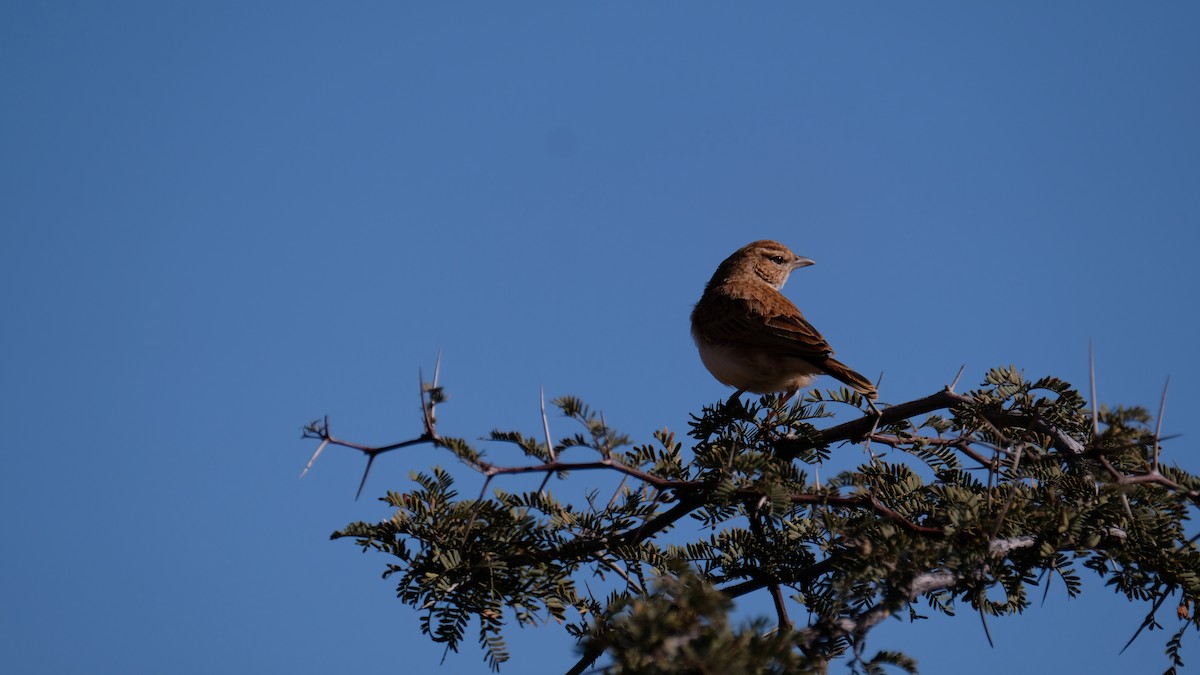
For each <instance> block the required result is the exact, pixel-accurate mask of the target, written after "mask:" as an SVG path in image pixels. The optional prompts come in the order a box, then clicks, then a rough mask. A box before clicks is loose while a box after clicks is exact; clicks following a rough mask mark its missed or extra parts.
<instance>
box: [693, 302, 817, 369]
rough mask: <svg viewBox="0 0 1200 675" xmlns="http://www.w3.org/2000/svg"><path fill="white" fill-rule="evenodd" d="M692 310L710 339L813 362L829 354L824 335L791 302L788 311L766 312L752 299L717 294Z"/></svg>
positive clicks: (705, 334) (761, 305) (760, 304)
mask: <svg viewBox="0 0 1200 675" xmlns="http://www.w3.org/2000/svg"><path fill="white" fill-rule="evenodd" d="M696 309H697V310H698V311H697V314H703V315H704V317H703V322H702V325H703V326H704V327H705V330H704V336H705V337H706V338H708V339H709V340H712V341H714V342H719V343H726V344H736V345H742V346H745V347H754V348H758V349H761V350H764V351H768V352H773V353H776V354H781V355H786V356H795V357H799V358H804V359H812V360H813V361H814V362H817V363H819V362H820V361H821V360H823V359H824V358H825V357H827V356H829V355H830V354H832V353H833V350H832V349H830V348H829V343H827V342H825V338H823V337H821V334H820V333H819V332H818V331H817V329H816V328H813V325H812V324H810V323H809V322H808V321H807V320H805V318H804V315H803V314H801V313H800V310H799V309H796V307H795V306H794V305H791V303H788V310H789V311H786V312H782V313H779V312H772V313H770V315H768V313H767V312H765V311H764V309H765V308H764V306H763V304H762V303H758V302H754V301H753V299H751V300H746V299H744V298H731V297H728V296H718V297H716V298H710V299H709V302H708V303H705V304H704V305H701V306H698V307H697V308H696ZM697 318H698V319H699V318H700V317H697Z"/></svg>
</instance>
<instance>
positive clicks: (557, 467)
mask: <svg viewBox="0 0 1200 675" xmlns="http://www.w3.org/2000/svg"><path fill="white" fill-rule="evenodd" d="M960 372H961V371H960ZM437 376H438V373H437V369H435V375H434V381H433V383H432V384H427V383H425V382H424V381H423V380H422V382H421V390H420V401H421V420H422V433H421V434H420V435H418V436H416V437H414V438H411V439H408V440H404V441H400V442H397V443H392V444H389V445H383V446H370V445H364V444H360V443H355V442H351V441H347V440H343V439H340V438H338V437H336V436H334V435H333V433H332V432H331V430H330V424H329V420H328V418H327V417H326V418H324V419H323V420H318V421H315V422H313V423H311V424H309V425H308V426H306V427H305V428H304V433H303V436H304V437H305V438H312V439H316V440H318V441H320V444H319V446H318V448H317V450H316V451H315V452H314V453H313V456H312V458H311V459H310V460H309V462H308V465H307V466H306V467H305V469H304V472H302V473H301V476H303V475H304V474H305V473H307V471H308V470H309V469H310V468H311V467H312V465H313V463H314V462H315V461H316V459H317V457H318V456H319V455H320V454H321V453H322V451H323V450H324V449H325V448H326V447H328V446H330V445H333V446H339V447H345V448H349V449H352V450H357V451H359V452H361V453H363V455H365V456H366V459H367V462H366V467H365V468H364V472H363V477H362V480H361V481H360V484H359V487H358V493H357V495H356V499H357V498H358V496H359V495H361V493H362V490H363V488H364V486H365V484H366V480H367V477H368V475H369V473H370V470H371V467H372V465H373V463H374V461H375V459H376V458H377V457H379V456H380V455H382V454H385V453H388V452H391V451H394V450H399V449H402V448H407V447H410V446H415V445H420V444H430V445H432V446H434V447H440V448H443V449H448V450H450V451H452V452H454V454H455V455H456V456H457V457H458V458H459V459H460V460H461V461H463V462H464V463H465V464H467V465H468V466H469V467H471V468H472V469H473V470H474V471H476V472H477V473H479V474H480V475H481V476H483V477H484V479H485V488H484V489H485V490H486V486H487V485H488V484H490V482H491V480H492V479H493V478H495V477H497V476H505V475H519V474H538V473H544V474H545V476H546V479H545V480H543V482H542V486H541V488H539V490H538V492H539V493H543V490H544V487H545V485H546V481H548V480H549V479H550V478H551V477H552V476H554V475H556V474H560V475H561V474H563V473H565V472H569V471H595V470H602V471H614V472H617V473H619V474H621V475H622V476H623V479H622V483H621V485H622V487H623V488H624V487H625V485H626V482H627V481H629V480H630V479H633V480H635V481H639V482H641V483H642V484H643V488H642V490H643V491H645V490H646V489H647V488H650V489H652V491H653V494H654V495H655V497H654V502H656V503H661V504H663V506H666V508H665V509H664V510H661V511H657V509H656V512H651V513H648V514H647V515H646V516H645V517H644V519H643V520H642V521H641V522H640V523H635V524H632V525H631V526H629V527H628V528H627V529H624V530H623V531H621V532H620V533H618V534H616V535H615V536H614V535H612V534H610V535H608V536H606V537H588V536H578V537H575V538H574V539H572V540H570V541H567V542H565V543H564V544H562V545H561V546H559V547H557V549H556V550H549V549H547V550H540V551H533V552H526V553H523V554H517V555H513V556H511V557H510V558H507V559H506V562H507V564H508V565H511V566H518V565H535V564H539V563H543V562H550V561H556V560H565V559H580V558H591V559H593V560H595V561H597V562H599V563H600V564H601V565H603V566H604V567H605V568H607V569H609V570H610V571H612V572H614V573H615V574H617V575H618V576H620V577H621V578H622V579H624V581H625V582H626V584H627V587H628V588H629V589H630V590H631V591H633V592H635V593H641V592H644V590H645V587H644V585H643V584H641V583H640V582H638V581H636V580H635V579H634V578H633V577H632V576H631V574H634V573H635V570H634V569H633V568H630V569H628V570H626V569H623V568H622V567H621V566H620V565H619V564H618V563H617V561H616V560H615V559H613V557H612V556H611V555H610V554H609V553H610V552H611V551H613V550H618V549H620V548H622V547H626V546H637V545H639V544H641V543H642V542H645V541H647V540H649V539H651V538H652V537H654V536H655V535H657V534H659V533H660V532H663V531H665V530H667V529H669V528H671V527H672V526H673V525H674V524H675V523H677V522H678V521H679V520H680V519H682V518H683V517H685V516H687V515H689V514H692V513H694V512H696V511H697V509H700V508H702V507H703V506H705V505H706V504H707V503H709V502H710V501H711V498H712V497H713V496H714V494H715V492H716V491H717V490H718V489H720V486H718V485H714V484H713V483H712V482H711V481H709V480H688V479H681V478H667V477H664V476H661V475H658V474H657V473H655V472H653V471H649V470H646V469H644V468H642V467H641V466H635V465H631V464H629V463H627V462H626V461H623V460H622V458H621V456H620V455H615V454H613V453H611V452H610V451H609V448H606V447H605V448H602V447H595V448H594V449H595V450H597V451H598V453H599V457H598V458H597V459H595V460H592V461H575V462H568V461H563V460H562V459H561V453H559V452H557V451H556V448H555V446H554V443H553V442H552V439H551V435H550V427H549V421H548V420H547V418H546V412H545V402H544V397H543V399H542V402H541V414H542V422H543V430H544V433H545V454H544V456H545V457H547V458H548V461H542V462H541V463H538V464H532V465H517V466H500V465H496V464H492V463H490V462H487V461H484V460H483V459H482V458H481V457H479V456H477V455H464V454H463V453H461V452H458V451H456V450H455V448H454V447H453V445H452V444H448V442H447V441H446V440H445V439H443V438H442V437H441V436H439V434H438V432H437V428H436V415H435V412H436V406H437V404H438V403H439V402H440V401H441V400H442V396H443V395H442V391H441V389H440V387H439V386H438V384H437ZM1093 378H1094V376H1093ZM956 381H957V378H956ZM1093 391H1094V380H1093ZM1093 396H1094V395H1093ZM1164 399H1165V388H1164ZM978 403H979V401H978V400H977V399H976V398H974V397H973V396H971V395H967V394H961V393H957V392H955V391H953V385H951V386H947V387H945V388H944V389H942V390H940V391H937V392H934V393H933V394H930V395H928V396H925V397H923V398H919V399H916V400H913V401H908V402H905V403H900V404H896V405H891V406H886V407H883V408H882V409H875V408H874V407H872V412H871V413H868V414H865V415H864V416H862V417H860V418H857V419H853V420H850V421H847V422H844V423H841V424H837V425H834V426H831V427H828V428H826V429H824V430H819V431H818V432H817V434H815V435H814V434H811V433H809V434H802V433H799V431H798V430H796V431H792V432H790V433H787V434H785V435H783V436H781V437H778V438H775V439H774V440H773V441H771V447H772V448H773V449H774V451H775V452H776V453H778V455H779V456H782V457H787V458H795V457H797V456H799V455H801V454H802V453H805V452H807V451H810V450H813V449H815V448H819V447H822V446H828V445H830V444H833V443H838V442H856V443H857V442H864V441H865V442H867V443H868V444H870V443H877V444H881V445H885V446H888V447H892V448H897V449H907V448H911V447H913V446H914V445H922V446H925V447H934V448H943V449H953V450H954V451H955V452H957V453H960V454H961V455H962V456H963V457H966V458H968V459H970V460H972V461H974V462H976V463H978V464H979V466H980V467H981V468H984V469H987V470H988V472H989V483H988V484H989V486H990V485H991V482H990V481H991V478H992V477H993V476H994V475H996V474H997V473H998V472H999V471H1001V469H1002V468H1004V467H1006V471H1007V472H1011V473H1009V475H1016V476H1018V477H1019V475H1020V474H1019V472H1018V469H1019V463H1020V462H1022V461H1024V462H1027V463H1028V462H1039V461H1055V460H1056V458H1055V457H1054V455H1045V454H1040V455H1039V456H1037V457H1030V456H1026V455H1024V454H1023V453H1024V447H1025V446H1024V444H1023V443H1020V442H1017V443H1011V442H1010V441H1009V440H1008V439H1007V438H1006V437H1005V435H1004V433H1003V432H1002V431H1001V430H1002V429H1014V428H1015V429H1027V430H1030V431H1032V432H1035V433H1036V434H1039V435H1040V436H1043V437H1045V438H1046V439H1048V441H1047V443H1048V446H1049V447H1051V448H1053V450H1054V451H1055V453H1056V454H1057V455H1058V457H1061V458H1065V459H1067V460H1068V461H1071V462H1076V461H1079V460H1081V459H1083V458H1088V459H1091V460H1095V461H1097V462H1098V463H1099V465H1100V466H1102V467H1103V469H1104V472H1106V473H1107V475H1108V478H1110V479H1111V480H1110V481H1109V482H1106V483H1102V484H1097V486H1096V487H1097V490H1099V489H1116V490H1118V491H1120V492H1121V497H1122V500H1123V501H1125V503H1126V509H1127V510H1128V500H1126V499H1125V494H1124V490H1125V489H1127V488H1132V487H1134V486H1139V485H1147V484H1151V485H1158V486H1161V487H1164V488H1166V489H1168V490H1170V491H1172V492H1175V493H1177V494H1181V495H1184V496H1186V497H1187V498H1188V499H1190V500H1191V501H1192V502H1193V503H1196V504H1200V494H1198V492H1197V491H1196V490H1189V489H1187V488H1186V487H1184V486H1183V485H1181V484H1179V483H1178V482H1176V481H1175V480H1172V479H1171V478H1170V477H1169V476H1167V475H1165V474H1164V473H1163V472H1162V471H1160V467H1159V456H1158V455H1159V441H1160V440H1161V436H1160V433H1161V423H1162V412H1163V411H1162V409H1161V408H1160V410H1159V413H1158V425H1157V428H1156V429H1155V431H1154V434H1153V450H1152V456H1151V457H1148V458H1147V459H1148V460H1149V461H1148V462H1147V464H1148V466H1147V467H1146V470H1145V471H1141V472H1136V471H1130V470H1128V469H1125V468H1121V469H1119V468H1117V467H1116V466H1114V465H1113V463H1112V462H1110V461H1109V460H1108V458H1106V457H1105V455H1104V452H1105V448H1102V447H1100V445H1099V439H1098V437H1099V424H1098V420H1097V418H1096V417H1095V415H1096V411H1095V408H1093V411H1092V414H1093V419H1092V427H1093V428H1092V432H1093V433H1092V434H1091V439H1090V440H1089V442H1087V443H1085V442H1082V441H1080V440H1079V439H1077V438H1075V437H1072V436H1071V435H1070V434H1069V433H1067V432H1066V431H1064V430H1062V429H1060V428H1058V427H1056V426H1055V425H1054V424H1052V423H1051V422H1050V421H1048V420H1046V419H1044V418H1041V417H1038V416H1036V415H1033V414H1029V413H1025V412H1016V411H1012V410H1005V409H1003V408H1001V407H998V406H997V407H994V408H989V407H986V406H981V407H977V408H976V409H975V412H976V413H977V415H978V417H976V418H975V419H977V420H979V422H980V425H981V426H982V427H984V428H986V429H987V430H988V432H989V433H990V434H992V436H991V437H992V438H998V439H999V440H997V444H992V443H990V442H987V441H985V440H983V439H981V438H977V437H976V435H975V433H974V432H973V431H970V430H964V431H961V432H960V434H959V435H957V436H952V437H945V436H942V435H940V432H939V435H937V436H930V435H924V434H921V433H917V430H918V427H917V425H916V424H915V423H913V422H911V420H912V419H913V418H916V417H918V416H921V415H926V414H930V413H934V412H937V411H941V410H952V409H955V408H961V407H968V406H975V405H976V404H978ZM1164 403H1165V400H1164ZM905 423H907V425H905ZM897 425H903V430H902V431H894V430H893V431H889V428H891V429H894V428H896V427H897ZM908 429H911V431H912V432H911V433H909V431H908ZM493 440H508V439H498V438H497V439H493ZM1109 450H1111V448H1109ZM539 454H541V453H540V451H539ZM814 485H816V484H814ZM1015 485H1016V484H1015V483H1013V490H1015ZM619 490H620V488H619ZM727 494H728V493H727ZM1014 494H1015V492H1014V491H1010V494H1009V501H1010V502H1011V500H1012V498H1013V495H1014ZM728 496H732V497H736V498H738V499H741V500H742V501H743V502H744V504H746V513H747V515H748V516H749V517H750V518H751V528H752V530H753V531H754V533H755V535H756V536H758V537H760V538H761V537H762V522H761V521H760V520H759V518H760V514H759V510H758V507H753V506H751V505H752V504H758V505H759V507H761V506H762V504H764V503H765V499H766V495H765V493H764V492H763V491H762V490H761V489H759V488H757V487H755V486H740V487H736V488H734V489H733V491H732V494H731V495H728ZM481 497H482V495H481ZM616 497H617V496H616V495H614V496H613V499H612V500H610V502H609V505H608V508H612V506H613V502H614V501H615V500H616ZM989 500H990V497H989ZM785 501H786V502H788V503H791V504H794V505H813V506H828V507H835V508H842V509H852V510H861V511H867V512H871V513H874V514H876V515H877V516H879V517H880V518H882V519H885V520H886V521H889V522H891V523H894V524H896V525H898V526H899V527H900V528H901V529H902V530H904V531H906V532H908V533H909V534H912V535H916V536H918V537H923V538H927V539H931V540H932V539H942V538H943V537H945V536H946V530H945V529H944V528H943V527H941V526H938V527H932V526H929V525H926V524H922V523H920V522H914V521H913V520H912V519H910V518H908V517H906V516H905V515H903V514H902V513H901V512H900V511H899V510H897V508H893V506H892V505H889V504H887V503H885V501H884V500H883V499H881V498H880V497H878V496H877V495H876V494H875V493H874V492H873V491H870V490H867V491H862V492H858V493H856V494H851V495H847V494H838V493H837V492H836V490H835V491H829V490H820V489H819V488H818V489H816V490H815V491H813V492H793V493H790V494H787V495H786V496H785ZM667 505H669V506H667ZM1007 509H1008V506H1007V504H1006V506H1005V507H1004V509H1003V511H1002V513H1001V516H1000V518H998V519H997V522H996V527H995V529H994V530H993V531H992V532H991V533H990V534H991V537H990V538H989V539H988V541H990V553H991V555H992V556H994V557H996V558H1003V557H1005V556H1007V555H1008V554H1009V553H1011V552H1013V551H1016V550H1018V549H1027V548H1030V547H1032V546H1034V545H1035V543H1036V540H1035V538H1034V537H1032V536H1020V537H1010V538H999V537H998V534H999V531H1000V525H1001V522H1002V521H1003V519H1004V515H1003V514H1004V512H1006V511H1007ZM1131 518H1132V515H1131ZM1110 529H1115V528H1110ZM1110 534H1113V536H1121V537H1122V538H1123V535H1124V533H1123V532H1114V533H1110ZM839 555H841V554H838V553H831V554H830V555H828V556H826V557H824V558H823V559H821V560H816V561H814V562H812V563H811V564H808V565H804V566H802V567H797V568H795V569H791V570H787V572H786V573H784V574H771V575H766V574H761V575H755V576H753V577H752V578H750V579H745V580H742V581H738V582H736V583H731V584H729V585H726V586H725V587H724V588H723V589H721V591H722V593H724V594H725V595H726V596H727V597H730V598H736V597H740V596H743V595H746V594H748V593H752V592H754V591H758V590H761V589H764V588H767V589H769V590H770V592H771V597H772V599H773V600H774V603H775V607H776V611H777V614H778V622H779V625H780V626H781V627H784V628H787V627H790V625H791V621H790V619H789V618H788V616H787V612H786V609H785V607H784V602H783V601H784V596H783V592H782V589H783V588H784V587H794V585H796V584H799V585H800V586H802V587H803V586H805V585H806V584H808V583H811V582H812V581H814V580H816V579H819V578H821V577H823V576H824V575H827V574H829V573H830V572H831V571H832V570H833V569H835V568H837V567H838V565H839V559H838V556H839ZM638 574H639V576H640V572H638ZM964 578H965V577H964V573H963V572H962V571H945V570H939V571H931V572H928V573H924V574H919V575H918V576H916V577H914V578H912V580H911V582H910V583H909V584H908V586H907V587H906V588H895V589H893V592H892V593H891V594H890V596H889V597H886V598H885V599H883V600H880V601H879V602H877V603H875V604H873V605H869V606H865V608H863V609H862V610H861V611H858V612H857V613H852V614H850V615H846V614H843V615H840V616H835V617H833V618H831V619H828V620H824V621H821V622H818V623H815V624H813V625H812V626H810V627H809V628H806V629H804V630H800V631H798V633H797V634H798V635H799V636H800V639H801V641H802V642H803V641H805V640H807V641H808V642H809V643H812V642H813V641H818V640H820V641H828V640H841V639H849V640H851V641H853V640H855V639H857V638H858V637H860V636H862V635H864V634H865V633H866V632H867V631H868V630H870V629H871V628H872V627H874V626H875V625H877V624H878V623H879V622H881V621H882V620H884V619H885V618H887V617H888V616H890V615H891V614H893V613H894V612H895V611H897V610H899V609H901V608H903V607H904V606H906V605H907V604H909V603H911V602H912V601H914V600H915V599H917V598H918V597H920V596H923V595H926V594H928V593H931V592H935V591H939V590H945V589H951V588H956V587H958V586H959V585H960V584H961V583H962V582H963V581H964ZM713 581H714V582H717V583H719V582H720V580H719V579H713ZM727 581H734V579H727ZM1160 604H1161V599H1160ZM1135 637H1136V635H1135Z"/></svg>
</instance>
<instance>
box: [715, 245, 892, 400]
mask: <svg viewBox="0 0 1200 675" xmlns="http://www.w3.org/2000/svg"><path fill="white" fill-rule="evenodd" d="M812 264H814V263H813V261H812V260H810V259H808V258H804V257H801V256H798V255H796V254H795V253H793V252H792V251H791V249H789V248H788V247H786V246H784V245H783V244H780V243H778V242H775V241H770V240H766V239H764V240H761V241H755V242H751V243H749V244H746V245H745V246H743V247H742V248H739V249H738V250H737V251H735V252H734V253H733V255H731V256H729V257H728V258H726V259H725V261H724V262H722V263H721V264H720V265H719V266H718V267H717V271H716V272H715V273H714V274H713V276H712V279H710V280H709V282H708V284H707V285H706V286H705V287H704V293H703V295H701V296H700V301H699V302H697V303H696V306H695V308H694V309H693V310H692V338H693V339H694V340H695V342H696V348H697V349H698V351H699V352H700V360H701V361H703V362H704V367H705V368H707V369H708V372H710V373H712V375H713V377H715V378H717V380H718V381H720V382H721V383H722V384H725V385H728V386H730V387H733V388H734V389H736V390H737V391H736V392H735V393H734V395H733V396H732V397H731V398H730V400H731V401H732V400H734V399H736V398H738V397H740V396H741V395H742V394H743V393H745V392H751V393H755V394H780V393H781V394H783V395H784V397H783V399H782V402H784V403H786V402H787V401H788V400H790V399H791V397H792V396H794V395H795V394H796V392H797V391H798V390H800V389H803V388H805V387H808V386H809V385H811V384H812V382H813V380H815V379H816V378H817V376H819V375H830V376H832V377H834V378H836V379H837V380H840V381H841V382H843V383H845V384H848V385H850V386H851V387H852V388H853V389H854V390H855V391H857V392H859V393H860V394H862V395H864V396H866V397H867V398H868V399H870V400H874V399H875V398H877V396H878V392H877V391H876V388H875V385H873V384H872V383H871V381H870V380H868V379H867V378H865V377H863V376H862V375H860V374H858V373H856V372H855V371H853V370H851V369H850V368H849V367H847V366H846V364H844V363H842V362H841V361H838V360H837V359H835V358H833V349H832V348H830V346H829V343H828V342H826V341H825V338H824V337H822V336H821V333H820V332H818V331H817V329H816V328H814V327H813V325H812V324H811V323H809V322H808V320H807V319H805V318H804V314H802V313H801V312H800V310H799V309H798V308H797V307H796V306H795V305H794V304H792V302H791V301H790V300H788V299H787V298H786V297H784V295H783V293H781V292H780V291H781V290H782V289H783V285H784V284H785V283H786V282H787V280H788V276H789V275H790V274H791V273H792V272H793V271H795V270H798V269H800V268H802V267H808V266H809V265H812Z"/></svg>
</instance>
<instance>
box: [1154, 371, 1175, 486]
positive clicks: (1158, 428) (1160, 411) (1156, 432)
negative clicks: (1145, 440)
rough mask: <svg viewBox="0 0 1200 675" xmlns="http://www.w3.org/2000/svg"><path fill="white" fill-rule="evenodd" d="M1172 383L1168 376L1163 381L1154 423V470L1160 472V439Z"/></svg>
mask: <svg viewBox="0 0 1200 675" xmlns="http://www.w3.org/2000/svg"><path fill="white" fill-rule="evenodd" d="M1170 385H1171V378H1170V377H1169V376H1168V377H1167V381H1166V382H1164V383H1163V393H1162V401H1160V402H1159V404H1158V423H1156V424H1155V425H1154V464H1153V465H1152V466H1153V467H1154V471H1155V472H1158V439H1159V437H1160V436H1162V421H1163V410H1165V409H1166V407H1167V387H1169V386H1170Z"/></svg>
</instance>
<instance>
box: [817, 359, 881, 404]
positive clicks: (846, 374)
mask: <svg viewBox="0 0 1200 675" xmlns="http://www.w3.org/2000/svg"><path fill="white" fill-rule="evenodd" d="M821 365H822V367H823V368H824V370H825V372H826V373H828V374H829V375H831V376H833V377H836V378H837V379H839V380H841V381H842V382H845V383H846V384H848V385H850V386H851V387H854V389H855V391H857V392H858V393H860V394H862V395H863V396H866V397H867V398H869V399H872V400H874V399H876V398H878V397H879V392H877V391H875V385H873V384H871V381H870V380H868V379H867V378H865V377H863V376H862V375H859V374H858V373H856V372H854V371H853V370H850V368H848V367H847V366H846V364H844V363H842V362H841V361H838V360H837V359H825V363H823V364H821Z"/></svg>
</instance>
